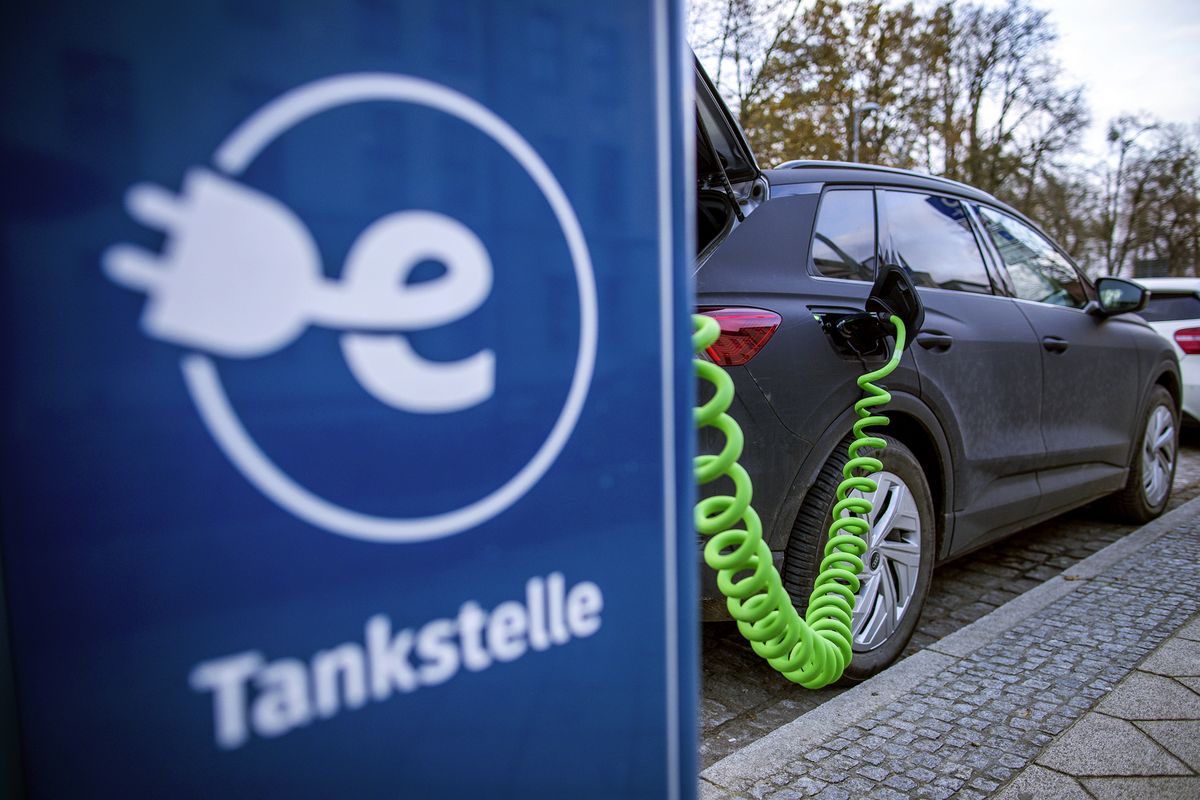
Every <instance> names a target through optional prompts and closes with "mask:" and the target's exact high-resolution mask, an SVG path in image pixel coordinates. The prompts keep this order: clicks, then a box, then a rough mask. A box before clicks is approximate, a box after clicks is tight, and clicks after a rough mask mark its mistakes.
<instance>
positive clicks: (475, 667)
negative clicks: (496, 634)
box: [458, 600, 492, 672]
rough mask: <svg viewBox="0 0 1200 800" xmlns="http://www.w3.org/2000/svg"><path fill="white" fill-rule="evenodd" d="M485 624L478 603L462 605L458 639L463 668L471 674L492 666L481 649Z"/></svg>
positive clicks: (485, 615)
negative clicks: (460, 646) (460, 644)
mask: <svg viewBox="0 0 1200 800" xmlns="http://www.w3.org/2000/svg"><path fill="white" fill-rule="evenodd" d="M486 624H487V614H484V613H483V609H482V608H480V607H479V604H478V603H476V602H474V601H472V600H468V601H467V602H465V603H463V605H462V608H461V609H459V612H458V638H459V639H460V640H461V642H462V657H463V666H465V667H466V668H467V669H469V670H471V671H472V672H479V671H480V670H484V669H487V668H488V667H490V666H491V665H492V659H491V656H489V655H488V653H487V650H485V649H484V648H483V626H484V625H486Z"/></svg>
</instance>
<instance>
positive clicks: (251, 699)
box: [188, 572, 604, 750]
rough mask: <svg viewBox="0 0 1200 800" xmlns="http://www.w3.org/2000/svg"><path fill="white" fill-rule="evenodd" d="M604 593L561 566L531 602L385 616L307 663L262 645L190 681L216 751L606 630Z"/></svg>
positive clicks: (207, 664)
mask: <svg viewBox="0 0 1200 800" xmlns="http://www.w3.org/2000/svg"><path fill="white" fill-rule="evenodd" d="M603 609H604V595H603V594H602V593H601V591H600V587H599V586H597V585H596V584H595V583H592V582H591V581H583V582H581V583H577V584H575V585H574V586H572V587H571V588H570V589H569V590H568V589H567V588H566V580H565V578H564V577H563V574H562V573H561V572H552V573H550V574H549V575H547V576H546V577H545V578H541V577H534V578H531V579H530V580H529V581H527V582H526V583H525V603H524V604H522V603H521V602H520V601H517V600H508V601H506V602H503V603H500V604H499V605H497V606H496V607H495V608H494V609H492V610H491V611H488V610H487V609H485V608H483V607H482V606H480V605H479V603H477V602H476V601H474V600H468V601H466V602H465V603H463V604H462V605H461V606H460V607H459V610H458V614H457V615H456V616H455V617H453V618H446V619H433V620H430V621H428V622H426V623H425V624H424V625H423V626H421V627H420V628H419V629H414V628H402V629H400V630H396V631H394V630H393V628H392V620H391V618H390V617H388V616H387V615H386V614H376V615H374V616H372V617H371V618H370V619H368V620H367V622H366V625H365V626H364V627H363V641H362V642H361V643H360V642H344V643H342V644H338V645H335V646H333V647H329V648H326V649H324V650H318V651H317V652H316V654H315V655H313V656H312V658H311V659H309V660H308V661H307V662H305V661H302V660H299V659H295V658H280V659H276V660H274V661H269V662H268V661H266V660H265V659H264V657H263V655H262V654H261V653H259V652H255V651H247V652H244V653H237V654H234V655H231V656H225V657H223V658H217V659H212V660H209V661H204V662H201V663H199V664H197V665H196V666H195V667H194V668H193V669H192V671H191V673H190V674H189V676H188V683H189V684H190V685H191V687H192V689H193V690H195V691H197V692H211V693H212V698H213V699H212V708H213V732H214V737H215V739H216V744H217V747H219V748H221V749H222V750H233V749H236V748H238V747H241V746H242V745H244V744H245V743H246V742H247V741H248V740H249V738H250V734H251V733H254V734H255V735H257V736H260V737H262V738H272V737H276V736H282V735H284V734H285V733H288V732H289V731H292V730H294V729H296V728H299V727H301V726H304V725H308V724H309V723H310V722H312V721H313V720H314V719H318V720H321V719H330V718H332V717H334V716H337V715H338V714H339V713H341V712H343V711H352V710H354V709H357V708H362V707H363V706H365V705H366V704H367V703H368V702H370V701H374V702H382V701H384V700H387V699H388V698H390V697H391V696H392V694H394V693H397V692H399V693H407V692H412V691H415V690H416V689H418V688H420V687H422V686H436V685H438V684H440V683H445V682H446V681H448V680H450V679H451V678H453V677H454V676H455V675H456V674H457V673H458V671H459V670H460V668H463V667H465V668H466V669H467V670H468V671H470V672H480V671H482V670H485V669H488V668H490V667H492V666H494V665H495V664H497V663H504V662H509V661H515V660H516V659H518V658H520V657H521V656H523V655H525V654H526V653H527V652H529V651H530V650H533V651H540V650H546V649H548V648H550V647H552V646H556V645H559V646H561V645H565V644H567V643H569V642H570V641H571V639H572V638H580V639H581V638H584V637H587V636H591V635H593V634H594V633H596V631H598V630H599V629H600V625H601V619H600V614H601V612H602V611H603Z"/></svg>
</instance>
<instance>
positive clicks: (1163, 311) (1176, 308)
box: [1141, 289, 1200, 322]
mask: <svg viewBox="0 0 1200 800" xmlns="http://www.w3.org/2000/svg"><path fill="white" fill-rule="evenodd" d="M1150 291H1151V294H1150V302H1149V303H1148V304H1147V305H1146V308H1145V309H1144V310H1143V311H1142V312H1141V314H1142V319H1144V320H1146V321H1147V322H1170V321H1172V320H1177V319H1200V298H1198V297H1196V296H1195V295H1194V294H1159V293H1158V292H1155V291H1154V290H1153V289H1151V290H1150Z"/></svg>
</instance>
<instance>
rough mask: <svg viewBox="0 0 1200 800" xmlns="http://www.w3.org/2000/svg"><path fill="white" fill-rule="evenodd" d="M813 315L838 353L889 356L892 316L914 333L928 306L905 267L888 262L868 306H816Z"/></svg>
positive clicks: (922, 322)
mask: <svg viewBox="0 0 1200 800" xmlns="http://www.w3.org/2000/svg"><path fill="white" fill-rule="evenodd" d="M810 310H811V311H812V312H813V317H814V318H815V319H816V320H817V322H818V323H820V325H821V330H823V331H825V335H826V336H828V337H829V338H830V341H832V343H833V347H834V349H835V350H837V351H838V353H840V354H842V355H843V356H847V357H857V358H870V357H874V356H886V355H887V352H888V349H887V339H888V337H889V336H890V335H891V334H892V325H891V324H890V323H889V322H888V320H890V319H891V318H892V317H893V316H896V317H899V318H900V320H901V321H902V322H903V323H904V327H905V329H906V330H907V331H908V332H909V336H915V335H916V334H917V333H918V332H919V331H920V330H921V325H922V324H924V322H925V307H924V305H923V304H922V303H921V298H920V296H919V295H918V294H917V290H916V287H914V286H913V284H912V281H911V280H910V279H909V276H908V271H907V270H906V269H905V268H904V267H900V266H897V265H894V264H885V265H884V266H883V267H881V268H880V270H879V274H878V275H876V277H875V283H874V285H872V286H871V294H870V295H868V297H867V302H866V310H865V311H858V310H856V309H847V308H813V307H810Z"/></svg>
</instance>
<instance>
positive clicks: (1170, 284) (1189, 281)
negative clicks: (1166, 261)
mask: <svg viewBox="0 0 1200 800" xmlns="http://www.w3.org/2000/svg"><path fill="white" fill-rule="evenodd" d="M1134 280H1135V281H1136V282H1138V283H1140V284H1141V285H1142V286H1145V287H1146V288H1147V289H1149V290H1150V291H1152V292H1155V291H1159V292H1169V291H1176V292H1198V291H1200V278H1134Z"/></svg>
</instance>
